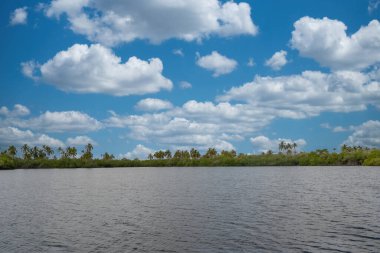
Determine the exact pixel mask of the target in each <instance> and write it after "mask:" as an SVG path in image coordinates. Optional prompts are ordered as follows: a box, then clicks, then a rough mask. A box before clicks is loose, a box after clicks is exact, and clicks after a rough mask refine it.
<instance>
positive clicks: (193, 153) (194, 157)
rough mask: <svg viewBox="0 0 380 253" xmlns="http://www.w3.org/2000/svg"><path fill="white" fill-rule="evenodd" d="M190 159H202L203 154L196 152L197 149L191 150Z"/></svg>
mask: <svg viewBox="0 0 380 253" xmlns="http://www.w3.org/2000/svg"><path fill="white" fill-rule="evenodd" d="M190 157H191V159H199V158H200V157H201V154H200V153H199V151H198V150H196V149H195V148H192V149H191V150H190Z"/></svg>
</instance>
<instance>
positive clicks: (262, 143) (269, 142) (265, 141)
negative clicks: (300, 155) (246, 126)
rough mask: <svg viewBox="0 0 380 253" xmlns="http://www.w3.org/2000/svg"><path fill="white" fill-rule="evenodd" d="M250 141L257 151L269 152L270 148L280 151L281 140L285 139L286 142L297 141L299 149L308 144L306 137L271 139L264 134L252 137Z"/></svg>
mask: <svg viewBox="0 0 380 253" xmlns="http://www.w3.org/2000/svg"><path fill="white" fill-rule="evenodd" d="M250 141H251V143H252V145H253V147H254V150H255V151H256V152H267V151H269V150H271V151H273V152H275V151H278V146H279V144H280V142H281V141H284V142H285V143H296V144H297V149H298V150H300V149H302V147H304V146H305V145H306V141H305V140H304V139H298V140H291V139H269V138H268V137H266V136H263V135H260V136H257V137H254V138H251V139H250Z"/></svg>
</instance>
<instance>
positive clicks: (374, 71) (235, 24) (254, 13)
mask: <svg viewBox="0 0 380 253" xmlns="http://www.w3.org/2000/svg"><path fill="white" fill-rule="evenodd" d="M0 12H1V15H0V32H1V34H2V35H1V38H0V85H1V86H0V87H1V92H0V149H5V148H6V147H8V146H9V145H11V144H13V145H16V146H18V147H20V146H21V145H23V144H25V143H26V144H29V145H31V146H34V145H37V146H40V145H50V146H52V147H55V148H58V147H67V146H75V147H77V148H78V149H79V150H80V149H81V148H83V146H84V145H86V144H87V143H92V144H93V145H94V153H95V155H96V156H100V154H102V153H104V152H109V153H112V154H114V155H115V156H116V157H119V158H129V159H134V158H140V159H145V158H146V157H147V155H148V154H149V153H151V152H154V151H157V150H166V149H170V150H172V151H174V150H177V149H190V148H192V147H194V148H197V149H199V150H200V151H201V153H202V152H204V151H205V150H207V148H209V147H214V148H216V149H217V150H219V151H220V150H231V149H234V150H236V151H237V152H238V153H260V152H265V151H268V150H272V151H275V152H276V151H278V143H279V142H280V141H286V142H295V143H297V144H298V149H299V150H303V151H311V150H315V149H321V148H327V149H329V150H334V149H338V150H339V149H340V147H341V145H343V144H347V145H351V146H352V145H361V146H366V147H370V148H373V147H377V148H378V147H380V131H379V129H380V68H379V67H380V22H379V19H380V1H379V0H369V1H368V0H346V1H341V0H318V1H317V0H306V1H305V0H289V1H275V0H254V1H253V0H252V1H218V0H192V1H185V0H151V1H132V0H52V1H48V0H47V1H34V0H28V1H26V0H6V1H2V2H1V3H0Z"/></svg>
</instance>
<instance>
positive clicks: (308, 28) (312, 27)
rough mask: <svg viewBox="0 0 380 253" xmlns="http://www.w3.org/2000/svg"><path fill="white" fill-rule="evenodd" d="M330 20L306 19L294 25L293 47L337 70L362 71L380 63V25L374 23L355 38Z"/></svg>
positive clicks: (334, 21)
mask: <svg viewBox="0 0 380 253" xmlns="http://www.w3.org/2000/svg"><path fill="white" fill-rule="evenodd" d="M346 30H347V26H346V25H345V24H344V23H343V22H341V21H339V20H332V19H329V18H326V17H325V18H323V19H315V18H311V17H303V18H301V19H299V20H298V21H296V22H295V23H294V31H293V32H292V39H291V46H292V47H293V48H294V49H297V50H298V51H299V52H300V55H302V56H304V57H308V58H312V59H314V60H316V61H318V62H319V63H320V64H321V65H323V66H326V67H329V68H331V69H334V70H342V69H343V70H360V69H365V68H367V67H369V66H371V65H373V64H375V63H379V62H380V23H379V21H377V20H372V21H371V22H370V23H369V24H368V25H367V26H363V27H361V28H360V29H359V30H358V31H357V32H355V33H354V34H352V35H348V34H347V33H346Z"/></svg>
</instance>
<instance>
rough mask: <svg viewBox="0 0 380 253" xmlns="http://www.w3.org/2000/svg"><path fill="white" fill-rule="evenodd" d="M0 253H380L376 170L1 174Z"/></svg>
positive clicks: (379, 177)
mask: <svg viewBox="0 0 380 253" xmlns="http://www.w3.org/2000/svg"><path fill="white" fill-rule="evenodd" d="M0 252H380V168H379V167H373V168H367V167H313V168H310V167H269V168H268V167H266V168H260V167H257V168H113V169H108V168H107V169H72V170H70V169H45V170H43V169H42V170H14V171H0Z"/></svg>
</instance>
